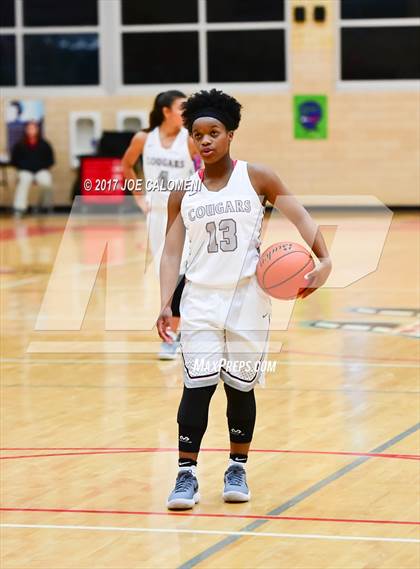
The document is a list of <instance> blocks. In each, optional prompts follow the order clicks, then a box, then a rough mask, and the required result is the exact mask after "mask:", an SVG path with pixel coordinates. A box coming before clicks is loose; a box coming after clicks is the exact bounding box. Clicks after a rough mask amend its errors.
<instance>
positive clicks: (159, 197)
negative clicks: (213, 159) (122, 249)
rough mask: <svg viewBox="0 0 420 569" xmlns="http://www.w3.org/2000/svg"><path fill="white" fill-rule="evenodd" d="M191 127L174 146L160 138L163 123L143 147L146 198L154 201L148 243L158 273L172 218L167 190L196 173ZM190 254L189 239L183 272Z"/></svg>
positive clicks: (176, 140) (150, 215)
mask: <svg viewBox="0 0 420 569" xmlns="http://www.w3.org/2000/svg"><path fill="white" fill-rule="evenodd" d="M188 136H189V134H188V130H187V129H186V128H181V130H180V131H179V133H178V136H177V137H176V138H175V140H174V142H173V143H172V146H171V147H170V148H164V147H163V146H162V144H161V142H160V136H159V127H156V128H154V129H153V130H152V131H151V132H149V134H148V136H147V139H146V142H145V144H144V148H143V172H144V176H145V189H146V190H148V191H147V193H146V200H147V201H148V202H149V204H150V208H151V209H150V212H149V213H148V215H147V229H148V245H149V249H150V251H151V253H152V255H153V262H154V265H155V269H156V273H157V274H158V275H159V267H160V259H161V256H162V251H163V246H164V243H165V233H166V225H167V219H168V199H169V195H170V192H169V191H168V190H165V186H166V182H168V181H169V180H185V179H186V178H189V177H190V176H191V175H192V174H193V173H194V164H193V161H192V159H191V156H190V152H189V148H188ZM187 257H188V243H187V242H186V243H185V247H184V251H183V254H182V260H181V267H180V272H181V273H183V272H184V270H185V263H186V259H187Z"/></svg>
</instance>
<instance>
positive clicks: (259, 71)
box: [121, 0, 287, 85]
mask: <svg viewBox="0 0 420 569" xmlns="http://www.w3.org/2000/svg"><path fill="white" fill-rule="evenodd" d="M286 32H287V30H286V18H285V2H284V0H229V2H226V0H207V1H203V0H183V2H181V3H173V4H171V3H168V2H167V0H154V1H153V2H150V3H149V2H148V3H145V2H132V1H131V0H121V37H122V40H121V45H122V62H123V64H122V65H123V69H122V83H123V85H145V84H149V85H155V84H176V83H178V84H182V83H184V84H186V83H193V84H194V83H195V84H202V85H206V84H207V83H208V82H211V83H212V84H214V83H251V82H252V83H255V82H257V83H262V82H273V83H284V82H285V81H286V80H287V73H286Z"/></svg>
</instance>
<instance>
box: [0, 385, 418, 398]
mask: <svg viewBox="0 0 420 569" xmlns="http://www.w3.org/2000/svg"><path fill="white" fill-rule="evenodd" d="M7 388H10V389H17V388H18V389H22V388H23V389H155V390H156V389H158V390H168V389H176V390H178V391H181V390H182V385H181V384H180V385H142V384H139V385H127V384H125V383H123V384H119V385H92V384H89V383H86V384H84V385H83V384H82V385H77V384H74V383H72V384H71V385H68V384H67V385H59V384H54V383H53V384H51V385H42V384H36V385H25V384H22V383H9V384H7V383H6V384H3V385H0V389H7ZM264 391H284V392H286V393H290V392H294V391H299V392H302V393H307V392H308V393H311V392H315V393H317V392H321V393H324V392H325V393H376V394H381V395H385V394H390V395H419V394H420V391H402V390H395V389H388V390H386V389H348V388H346V387H343V388H341V389H337V388H336V389H334V388H330V389H328V388H324V389H320V388H317V389H311V388H306V389H304V388H299V387H267V386H265V387H264Z"/></svg>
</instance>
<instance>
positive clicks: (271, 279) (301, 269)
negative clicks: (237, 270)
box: [257, 242, 315, 300]
mask: <svg viewBox="0 0 420 569" xmlns="http://www.w3.org/2000/svg"><path fill="white" fill-rule="evenodd" d="M314 267H315V263H314V260H313V258H312V255H311V254H310V252H309V251H308V250H307V249H305V247H302V245H299V244H298V243H291V242H284V243H274V245H271V246H270V247H269V248H268V249H266V250H265V251H264V253H263V254H262V255H261V257H260V260H259V261H258V265H257V279H258V283H259V285H260V287H261V288H262V289H264V290H265V292H266V293H267V294H269V295H270V296H272V297H274V298H279V299H281V300H291V299H292V298H296V296H297V294H298V292H299V289H301V288H306V287H307V286H308V281H307V280H305V279H304V276H305V275H306V274H307V273H309V272H310V271H312V269H313V268H314Z"/></svg>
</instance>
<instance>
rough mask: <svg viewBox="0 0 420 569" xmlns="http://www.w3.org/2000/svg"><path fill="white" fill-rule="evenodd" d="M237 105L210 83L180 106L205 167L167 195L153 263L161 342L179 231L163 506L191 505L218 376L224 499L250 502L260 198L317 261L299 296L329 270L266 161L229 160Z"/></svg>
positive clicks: (261, 319) (260, 297) (310, 226)
mask: <svg viewBox="0 0 420 569" xmlns="http://www.w3.org/2000/svg"><path fill="white" fill-rule="evenodd" d="M240 109H241V105H240V104H239V103H238V101H236V99H234V98H233V97H230V96H229V95H226V94H225V93H222V92H221V91H216V90H215V89H213V90H211V91H210V92H209V91H200V92H199V93H196V94H195V95H193V96H192V97H190V98H189V99H188V100H187V102H186V103H185V105H184V111H183V117H184V123H185V125H186V127H187V128H188V130H189V132H190V134H191V135H192V138H193V141H194V144H195V146H196V148H197V150H198V152H199V153H200V155H201V158H202V159H203V162H204V165H205V167H204V169H203V170H201V171H200V172H197V173H196V174H195V175H194V176H193V178H192V179H191V180H189V181H188V183H187V184H186V185H185V189H184V191H181V192H173V193H171V196H170V198H169V202H168V227H167V232H166V241H165V247H164V250H163V254H162V260H161V269H160V271H161V272H160V281H161V297H162V307H161V313H160V316H159V318H158V321H157V328H158V332H159V335H160V336H161V338H163V339H169V337H168V335H167V334H168V327H169V326H170V316H171V309H170V302H171V296H172V292H173V290H174V289H175V286H176V282H177V276H178V272H179V264H180V262H181V256H182V250H183V246H184V240H185V235H186V234H187V239H188V241H189V242H190V243H191V248H190V252H189V257H188V263H187V269H186V274H185V276H186V285H185V288H184V292H183V295H182V300H181V350H182V355H183V359H184V391H183V395H182V399H181V403H180V406H179V410H178V425H179V463H178V465H179V472H178V476H177V479H176V483H175V488H174V490H173V492H172V493H171V494H170V496H169V499H168V502H167V506H168V508H170V509H186V508H192V507H193V506H194V504H195V503H197V502H198V501H199V493H198V482H197V476H196V465H197V457H198V452H199V450H200V444H201V440H202V437H203V435H204V433H205V430H206V427H207V418H208V409H209V403H210V399H211V397H212V395H213V393H214V391H215V389H216V385H217V383H218V381H219V378H221V379H222V380H223V382H224V388H225V391H226V396H227V419H228V427H229V438H230V458H229V463H228V468H227V470H226V472H225V476H224V490H223V498H224V500H225V501H227V502H245V501H248V500H249V499H250V491H249V489H248V486H247V482H246V475H245V463H246V461H247V457H248V451H249V447H250V443H251V440H252V435H253V430H254V426H255V416H256V406H255V397H254V386H255V384H256V383H257V382H258V381H260V380H261V378H262V372H261V366H258V365H257V364H258V363H259V364H261V362H262V360H263V358H264V357H265V351H266V346H267V339H268V333H269V321H270V312H271V302H270V299H269V297H268V296H267V295H266V294H265V292H264V291H263V290H262V289H260V288H259V286H258V284H257V281H256V276H255V270H256V266H257V263H258V259H259V246H260V231H261V225H262V221H263V216H264V206H265V203H266V202H267V201H269V202H271V203H272V204H273V205H274V206H275V207H277V208H278V209H279V210H280V211H282V213H284V214H285V215H286V216H287V217H288V218H289V220H291V221H292V222H293V223H294V224H295V225H296V227H297V229H298V230H299V232H300V233H301V235H302V237H303V238H304V239H305V241H306V242H307V243H308V245H309V247H310V248H311V249H312V250H313V252H314V253H315V255H316V256H317V257H318V260H319V263H318V264H317V266H316V267H315V269H313V270H312V271H311V272H310V273H308V274H307V275H306V278H307V280H308V288H306V289H304V290H303V291H301V292H300V297H301V298H304V297H305V296H307V295H308V294H310V293H311V292H313V291H314V290H316V289H317V288H318V287H320V286H322V284H323V283H324V282H325V281H326V279H327V277H328V275H329V273H330V271H331V262H330V259H329V256H328V251H327V248H326V245H325V242H324V239H323V237H322V235H321V233H320V231H319V228H318V227H317V225H316V224H315V222H314V220H313V219H312V218H311V217H310V215H309V214H308V212H307V211H306V210H305V209H304V207H303V206H302V205H300V204H299V202H298V201H297V200H296V199H295V198H294V197H293V196H292V195H291V194H290V193H289V192H288V191H287V190H286V188H285V187H284V186H283V184H282V182H281V181H280V180H279V178H278V177H277V175H276V174H275V173H274V172H273V171H272V170H270V169H269V168H266V167H265V166H261V165H256V164H248V163H246V162H243V161H240V160H237V161H236V160H232V158H231V157H230V153H229V149H230V143H231V141H232V138H233V135H234V131H235V130H236V129H237V127H238V125H239V121H240ZM190 182H191V183H190ZM245 362H246V364H247V366H246V367H243V364H244V363H245ZM249 364H250V365H249Z"/></svg>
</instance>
